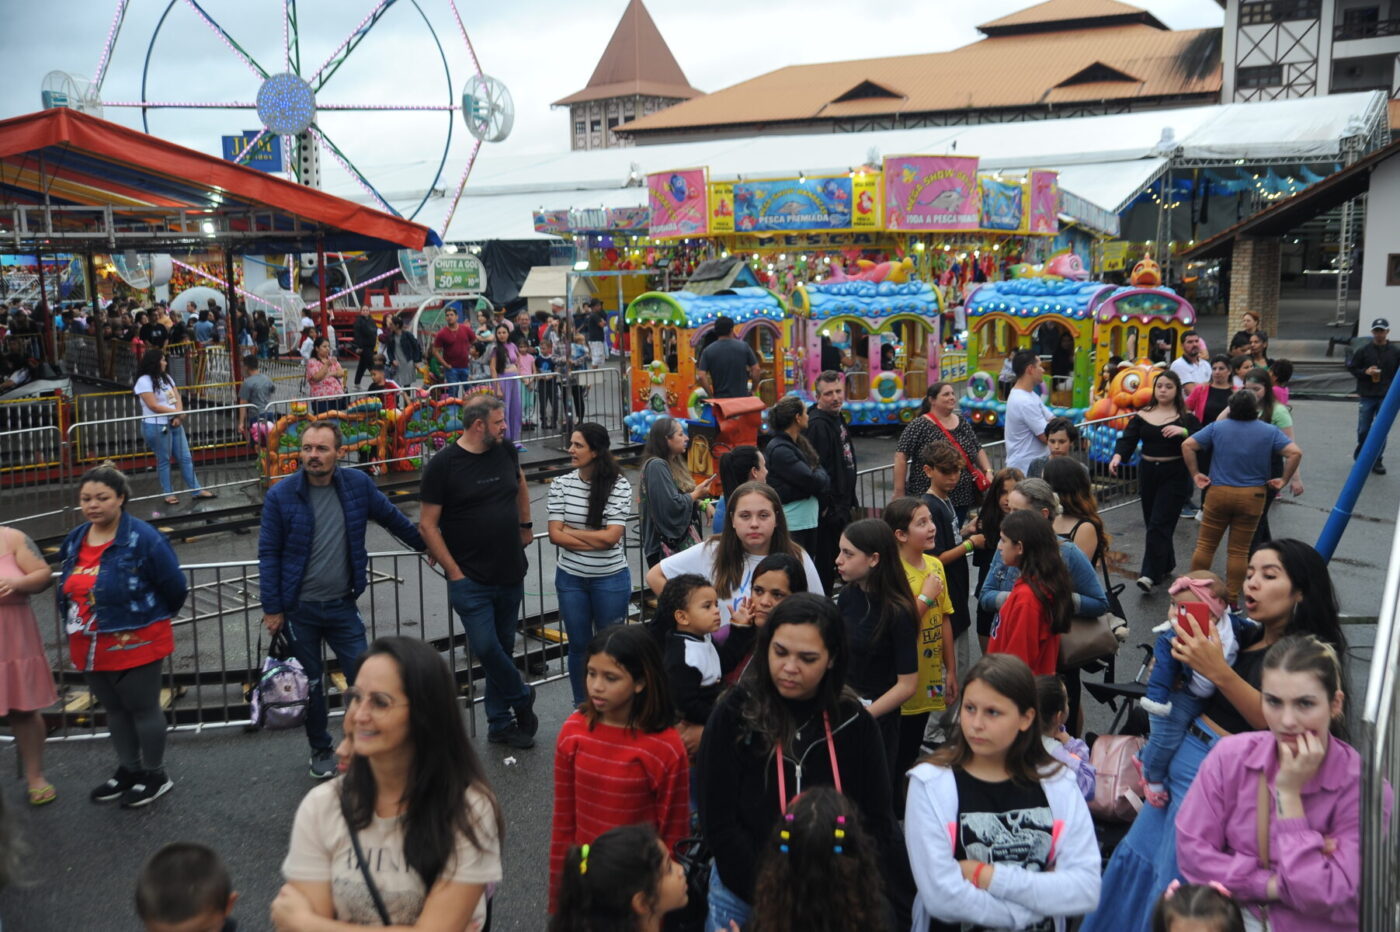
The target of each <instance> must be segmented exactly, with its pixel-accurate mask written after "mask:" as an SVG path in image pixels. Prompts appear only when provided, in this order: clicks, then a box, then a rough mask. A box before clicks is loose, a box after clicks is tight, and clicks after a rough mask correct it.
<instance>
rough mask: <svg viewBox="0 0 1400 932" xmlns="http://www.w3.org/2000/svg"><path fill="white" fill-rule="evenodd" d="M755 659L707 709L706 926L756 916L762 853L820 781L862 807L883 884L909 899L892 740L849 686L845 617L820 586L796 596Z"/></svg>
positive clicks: (703, 769) (777, 616)
mask: <svg viewBox="0 0 1400 932" xmlns="http://www.w3.org/2000/svg"><path fill="white" fill-rule="evenodd" d="M753 657H754V659H753V662H752V663H750V664H749V667H748V669H747V670H746V671H745V672H744V676H743V678H742V679H741V680H740V681H739V684H738V685H737V686H736V687H735V688H734V689H732V690H730V692H728V693H727V694H726V695H725V696H724V697H723V698H721V699H720V701H719V704H718V705H717V706H716V707H715V710H714V712H713V714H711V716H710V722H709V725H708V726H707V727H706V728H705V734H704V738H703V739H702V741H701V743H700V754H699V757H698V759H697V766H698V768H699V774H698V779H697V780H696V787H697V802H698V806H699V812H700V831H701V834H703V835H704V837H705V839H706V841H708V842H709V845H710V848H711V850H712V851H713V852H714V866H713V867H712V868H711V871H710V912H709V917H708V919H707V921H706V924H705V928H707V929H728V928H729V922H730V920H731V919H732V920H735V921H737V922H738V923H739V924H740V925H743V924H745V923H746V922H747V921H748V919H749V911H750V904H751V903H752V902H753V895H754V881H755V879H756V877H757V874H758V853H759V851H760V850H761V849H762V847H763V845H764V844H766V842H767V840H768V838H769V836H770V835H771V833H772V831H773V828H774V826H775V825H776V824H777V822H778V820H779V819H780V818H781V817H782V814H783V811H784V810H785V809H786V807H787V805H788V803H790V802H791V801H792V798H793V797H795V796H796V795H797V794H798V793H800V792H802V791H803V790H804V789H807V788H809V787H812V786H834V787H836V789H837V790H838V791H840V792H842V793H844V794H845V795H846V796H847V797H848V798H849V799H850V800H851V801H852V802H853V803H855V805H856V806H857V807H858V808H859V809H860V813H861V819H862V821H863V823H864V825H865V827H866V829H867V831H869V833H870V835H871V836H872V837H873V838H875V840H876V842H877V844H878V845H879V848H880V851H881V854H882V862H883V863H882V866H883V868H884V870H883V872H882V873H883V875H884V879H885V886H886V891H887V893H889V895H890V898H891V900H892V901H894V902H896V903H898V902H901V901H905V900H906V894H905V893H902V892H901V891H905V890H906V889H907V888H906V881H905V878H907V877H908V876H909V867H908V860H907V855H906V854H905V851H904V846H903V839H902V836H901V835H900V833H899V828H898V825H897V823H896V822H895V817H894V810H893V808H892V805H891V800H890V786H891V781H890V778H889V775H888V772H887V770H886V767H885V751H884V746H883V744H882V743H881V740H880V732H879V728H878V727H877V726H876V725H875V720H874V719H872V718H871V717H870V715H869V714H868V713H867V712H866V711H865V708H864V707H863V706H862V705H861V702H860V699H859V698H857V697H856V695H855V694H854V693H852V692H851V691H850V690H849V689H847V688H846V687H845V680H846V666H847V662H848V659H849V657H848V652H847V647H846V629H845V625H844V624H843V623H842V620H841V613H840V612H839V611H838V610H837V609H836V606H834V605H833V604H831V602H829V601H828V600H826V599H824V598H822V597H821V596H820V595H817V594H815V593H796V594H794V595H791V596H788V597H787V598H786V599H784V600H783V601H782V602H781V603H780V604H779V605H778V607H777V608H775V609H774V610H773V612H772V614H771V615H770V616H769V618H768V623H767V624H766V625H765V626H764V627H763V628H762V629H760V631H759V634H758V640H757V643H756V645H755V647H754V654H753ZM872 882H878V880H877V879H876V878H872ZM905 910H907V903H906V907H905ZM894 912H895V913H896V914H898V913H900V912H904V914H905V920H904V922H903V925H902V926H896V927H901V928H908V925H909V922H908V919H907V912H906V911H904V910H900V909H899V907H898V906H895V907H894Z"/></svg>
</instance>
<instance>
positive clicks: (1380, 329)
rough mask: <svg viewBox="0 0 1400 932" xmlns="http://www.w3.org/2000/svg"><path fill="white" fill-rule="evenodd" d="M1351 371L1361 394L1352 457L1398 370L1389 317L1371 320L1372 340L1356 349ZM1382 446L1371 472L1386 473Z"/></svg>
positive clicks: (1398, 350) (1357, 452) (1397, 350)
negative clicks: (1391, 340) (1354, 447)
mask: <svg viewBox="0 0 1400 932" xmlns="http://www.w3.org/2000/svg"><path fill="white" fill-rule="evenodd" d="M1348 368H1350V369H1351V374H1352V375H1354V376H1356V394H1357V395H1359V396H1360V398H1361V406H1360V409H1359V411H1358V414H1357V418H1356V449H1355V450H1354V451H1353V452H1352V454H1351V458H1352V459H1356V457H1358V456H1359V455H1361V445H1362V444H1363V443H1365V442H1366V435H1367V434H1369V433H1370V432H1371V422H1372V421H1374V420H1375V419H1376V412H1377V411H1378V410H1380V406H1381V401H1383V400H1384V399H1385V393H1386V392H1387V391H1389V389H1390V383H1391V382H1393V381H1394V380H1395V373H1396V370H1400V348H1397V347H1396V346H1395V344H1394V343H1391V342H1390V321H1389V320H1387V319H1386V318H1384V317H1377V318H1376V319H1375V320H1373V321H1371V342H1370V343H1367V344H1366V345H1365V346H1363V347H1361V349H1359V350H1357V351H1356V352H1355V353H1354V354H1353V355H1352V357H1351V365H1350V366H1349V367H1348ZM1384 455H1385V447H1383V446H1382V447H1381V451H1380V453H1379V454H1377V455H1376V464H1375V465H1374V466H1372V467H1371V472H1373V473H1375V474H1376V475H1378V476H1384V475H1385V464H1384V463H1383V462H1382V457H1384Z"/></svg>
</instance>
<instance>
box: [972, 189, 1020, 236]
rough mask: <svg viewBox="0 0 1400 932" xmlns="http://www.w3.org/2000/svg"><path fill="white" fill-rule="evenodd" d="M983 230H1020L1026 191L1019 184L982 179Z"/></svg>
mask: <svg viewBox="0 0 1400 932" xmlns="http://www.w3.org/2000/svg"><path fill="white" fill-rule="evenodd" d="M980 184H981V186H982V229H984V230H1019V229H1021V219H1022V216H1023V215H1024V213H1025V206H1024V201H1023V196H1024V193H1025V192H1024V190H1023V189H1022V187H1021V186H1020V185H1019V184H1008V183H1007V182H1004V181H995V180H993V179H991V178H982V179H981V180H980Z"/></svg>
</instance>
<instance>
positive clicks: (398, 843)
mask: <svg viewBox="0 0 1400 932" xmlns="http://www.w3.org/2000/svg"><path fill="white" fill-rule="evenodd" d="M340 785H341V779H340V778H338V779H335V780H331V781H328V782H326V783H323V784H321V785H320V786H318V787H316V788H315V789H313V790H312V791H311V792H309V793H307V794H306V797H305V798H304V799H302V801H301V805H300V806H298V807H297V814H296V820H295V821H294V822H293V823H292V842H291V845H290V846H289V848H288V849H287V857H286V859H285V860H284V861H283V862H282V876H283V877H285V878H286V879H287V880H289V881H292V880H297V881H301V882H303V883H329V884H330V885H331V902H332V904H333V905H334V907H335V918H336V919H339V920H341V921H342V922H353V923H357V924H359V925H365V926H377V925H380V921H379V913H378V912H377V911H376V910H375V908H374V898H373V897H372V896H370V892H369V887H368V886H367V885H366V884H365V878H364V875H363V874H362V873H361V872H360V867H359V865H358V864H357V863H356V862H355V848H354V846H353V845H352V844H351V842H350V831H349V828H348V827H347V826H346V824H345V817H344V816H343V815H341V811H340ZM467 806H468V808H469V810H470V812H471V820H472V825H474V826H475V827H476V836H477V840H478V841H480V842H481V846H482V847H481V848H477V847H476V846H475V845H473V844H472V843H471V842H470V841H468V840H467V839H466V838H459V839H458V840H457V851H456V854H455V857H454V859H453V860H452V861H450V862H449V863H448V864H447V866H446V867H445V868H444V870H443V877H444V878H445V879H447V880H449V881H451V882H452V883H465V884H483V885H484V884H489V883H496V882H498V881H499V880H500V879H501V848H500V840H499V838H498V837H497V834H496V821H495V818H494V816H493V814H492V811H491V804H490V801H489V800H488V798H487V797H486V795H485V794H484V793H481V792H478V791H477V790H474V789H469V790H467ZM359 836H360V849H361V850H362V851H364V854H365V861H366V862H367V863H368V865H369V872H370V875H371V876H372V877H373V878H374V885H375V886H376V887H377V888H378V889H379V895H380V896H381V897H382V898H383V900H384V907H385V908H386V909H387V910H388V911H389V919H390V921H391V922H393V923H394V924H395V925H413V924H414V923H415V922H417V921H418V915H419V913H421V912H422V911H423V901H424V900H425V899H426V898H427V892H428V891H427V890H426V888H425V887H424V886H423V881H422V879H421V878H420V877H419V876H418V875H417V874H416V873H415V872H414V871H413V869H412V868H411V867H409V866H408V863H407V861H406V860H405V858H404V851H403V845H404V833H403V822H402V820H401V819H398V818H393V819H383V818H380V817H378V816H375V817H374V818H373V819H372V820H371V821H370V824H369V825H368V826H366V827H365V828H364V829H362V830H361V831H360V832H359ZM485 923H486V897H485V895H483V896H482V897H481V899H480V900H478V901H477V904H476V912H475V913H474V914H473V915H472V921H471V924H470V925H469V926H468V927H467V930H468V932H478V930H480V929H481V927H482V926H483V925H484V924H485Z"/></svg>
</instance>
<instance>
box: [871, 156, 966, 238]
mask: <svg viewBox="0 0 1400 932" xmlns="http://www.w3.org/2000/svg"><path fill="white" fill-rule="evenodd" d="M977 162H978V159H977V156H975V155H972V156H968V155H899V156H887V157H886V158H885V226H886V228H887V229H890V230H975V229H977V228H978V226H979V218H978V209H979V207H980V205H981V199H980V198H979V197H978V193H977Z"/></svg>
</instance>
